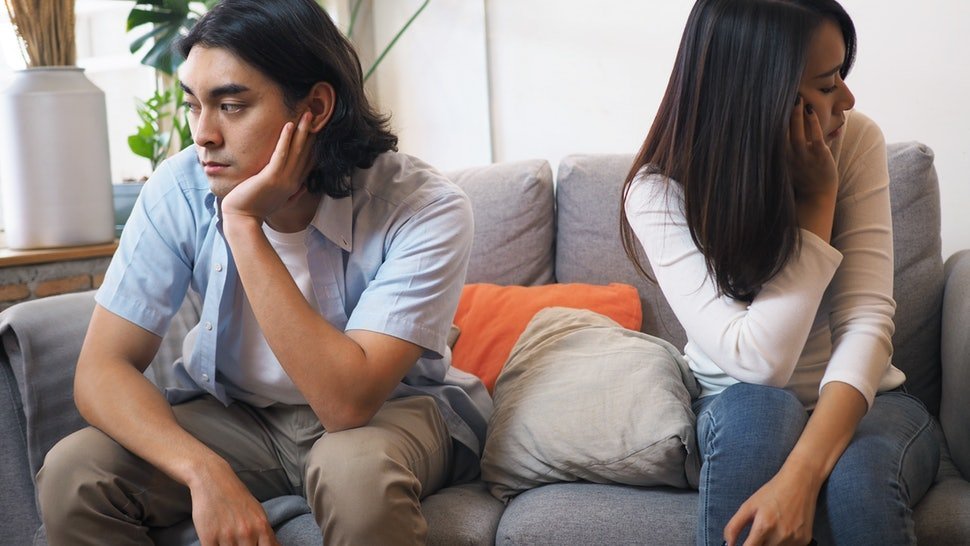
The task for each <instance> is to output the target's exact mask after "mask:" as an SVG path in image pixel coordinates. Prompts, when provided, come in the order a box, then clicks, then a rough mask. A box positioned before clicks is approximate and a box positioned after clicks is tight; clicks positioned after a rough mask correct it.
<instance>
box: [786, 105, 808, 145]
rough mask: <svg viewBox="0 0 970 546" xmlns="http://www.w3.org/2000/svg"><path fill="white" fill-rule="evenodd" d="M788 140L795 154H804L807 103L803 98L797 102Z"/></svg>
mask: <svg viewBox="0 0 970 546" xmlns="http://www.w3.org/2000/svg"><path fill="white" fill-rule="evenodd" d="M788 139H789V141H790V142H791V145H792V148H793V151H794V152H795V153H802V152H803V151H804V150H805V101H804V100H803V99H802V97H801V96H799V97H798V100H797V101H795V110H794V111H793V112H792V116H791V126H790V127H789V131H788Z"/></svg>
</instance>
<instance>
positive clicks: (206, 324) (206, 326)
mask: <svg viewBox="0 0 970 546" xmlns="http://www.w3.org/2000/svg"><path fill="white" fill-rule="evenodd" d="M205 329H206V330H212V323H211V322H208V321H206V323H205Z"/></svg>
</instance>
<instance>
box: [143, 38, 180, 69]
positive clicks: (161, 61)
mask: <svg viewBox="0 0 970 546" xmlns="http://www.w3.org/2000/svg"><path fill="white" fill-rule="evenodd" d="M178 37H179V34H178V29H172V28H170V27H166V32H165V33H164V35H163V36H161V37H159V38H156V39H155V44H154V45H153V46H152V48H151V49H149V50H148V53H146V54H145V56H144V57H143V58H142V60H141V62H142V64H145V65H148V66H150V67H152V68H154V69H155V70H158V71H160V72H164V73H166V74H169V75H175V72H176V71H177V70H178V67H179V65H181V64H182V57H180V56H179V55H176V54H175V51H174V50H173V48H174V44H175V40H177V39H178Z"/></svg>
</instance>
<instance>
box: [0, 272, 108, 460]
mask: <svg viewBox="0 0 970 546" xmlns="http://www.w3.org/2000/svg"><path fill="white" fill-rule="evenodd" d="M93 311H94V292H93V291H89V292H80V293H74V294H64V295H60V296H53V297H50V298H42V299H39V300H33V301H28V302H25V303H21V304H17V305H14V306H13V307H10V308H9V309H7V310H6V311H4V312H3V314H2V315H0V340H2V352H0V361H2V365H4V366H9V368H10V370H11V371H12V372H13V376H14V378H15V379H16V382H17V391H18V392H19V395H20V402H21V408H22V412H23V417H22V418H23V422H24V435H25V440H26V447H27V461H28V463H29V466H30V473H31V476H34V475H36V474H37V471H38V470H39V469H40V466H41V465H42V464H43V462H44V456H45V455H46V454H47V451H48V450H49V449H50V448H51V447H52V446H53V445H54V444H55V443H57V441H58V440H60V439H61V438H63V437H64V436H66V435H68V434H70V433H71V432H74V431H75V430H78V429H80V428H81V427H83V426H84V425H85V422H84V420H83V419H82V418H81V416H80V415H79V414H78V412H77V408H75V406H74V368H75V366H76V364H77V357H78V354H80V352H81V344H82V343H83V342H84V335H85V333H86V332H87V329H88V322H89V321H90V320H91V313H92V312H93Z"/></svg>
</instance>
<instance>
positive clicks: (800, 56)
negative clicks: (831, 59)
mask: <svg viewBox="0 0 970 546" xmlns="http://www.w3.org/2000/svg"><path fill="white" fill-rule="evenodd" d="M825 20H832V21H834V22H835V23H837V24H838V25H839V27H840V28H841V30H842V36H843V38H844V39H845V51H846V54H845V62H844V63H843V65H842V69H841V74H842V77H845V76H846V75H847V74H848V72H849V69H850V68H851V66H852V61H853V59H854V57H855V27H854V26H853V24H852V20H851V19H850V18H849V16H848V14H846V12H845V10H843V9H842V6H840V5H839V4H838V2H836V1H835V0H698V2H697V3H696V4H695V5H694V8H693V10H692V11H691V13H690V17H689V18H688V21H687V27H686V29H685V30H684V35H683V37H682V39H681V42H680V49H679V50H678V52H677V59H676V61H675V63H674V68H673V71H672V73H671V75H670V81H669V83H668V84H667V90H666V92H665V94H664V97H663V101H662V102H661V104H660V109H659V111H658V112H657V116H656V118H655V119H654V122H653V125H652V126H651V128H650V132H649V133H648V134H647V138H646V140H645V141H644V142H643V146H642V147H641V148H640V152H639V154H638V155H637V158H636V160H635V161H634V163H633V167H632V168H631V170H630V173H629V174H628V175H627V179H626V182H625V183H624V186H623V197H622V199H623V204H622V207H623V208H622V209H621V214H620V234H621V238H622V240H623V248H624V250H625V251H626V254H627V256H628V257H629V258H630V259H631V260H632V261H633V263H634V264H635V265H636V267H637V269H638V270H639V271H640V273H641V274H643V275H645V276H647V277H648V278H649V277H650V275H649V274H648V273H647V271H646V268H645V267H644V264H643V263H641V262H640V259H639V257H638V255H637V247H636V240H635V235H634V234H633V231H632V228H631V227H630V224H629V222H628V220H627V218H626V214H625V213H626V205H625V203H626V198H627V195H628V194H629V191H630V186H631V184H632V182H633V180H634V179H635V178H636V176H637V174H638V173H640V171H641V169H644V167H645V172H647V173H651V174H659V175H661V176H665V177H667V179H668V180H672V181H674V182H675V183H677V184H680V186H681V188H682V189H683V194H684V212H685V215H686V219H687V225H688V227H689V229H690V234H691V237H692V238H693V240H694V244H696V245H697V247H698V248H699V249H700V250H701V252H702V253H703V254H704V258H705V260H706V262H707V270H708V273H709V274H710V276H711V278H712V279H713V280H714V281H715V283H716V286H717V289H718V291H719V293H721V294H724V295H727V296H729V297H731V298H734V299H737V300H743V301H751V300H752V299H753V298H754V296H755V294H757V292H758V291H759V290H760V288H761V286H762V285H763V284H764V283H765V282H767V281H768V280H770V279H771V278H772V277H774V276H775V275H777V274H778V272H779V271H781V269H782V268H783V267H784V266H785V264H786V263H787V262H788V260H789V259H790V258H791V257H792V255H793V254H794V253H795V252H797V251H798V248H799V245H800V243H801V239H800V234H799V230H798V221H797V217H796V209H795V193H794V186H793V183H792V176H791V173H790V172H789V169H788V162H787V156H786V154H787V148H786V146H787V136H786V135H787V128H788V126H789V121H790V119H791V114H792V109H793V107H794V105H795V101H796V98H797V96H798V85H799V82H800V80H801V77H802V72H803V70H804V68H805V63H806V57H807V53H806V52H807V49H808V45H809V42H810V40H811V38H812V35H813V33H814V32H815V30H816V29H817V28H818V27H819V26H820V25H821V23H822V22H823V21H825Z"/></svg>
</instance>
